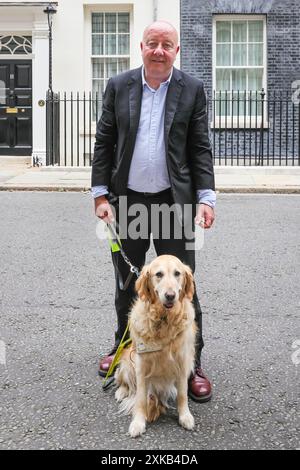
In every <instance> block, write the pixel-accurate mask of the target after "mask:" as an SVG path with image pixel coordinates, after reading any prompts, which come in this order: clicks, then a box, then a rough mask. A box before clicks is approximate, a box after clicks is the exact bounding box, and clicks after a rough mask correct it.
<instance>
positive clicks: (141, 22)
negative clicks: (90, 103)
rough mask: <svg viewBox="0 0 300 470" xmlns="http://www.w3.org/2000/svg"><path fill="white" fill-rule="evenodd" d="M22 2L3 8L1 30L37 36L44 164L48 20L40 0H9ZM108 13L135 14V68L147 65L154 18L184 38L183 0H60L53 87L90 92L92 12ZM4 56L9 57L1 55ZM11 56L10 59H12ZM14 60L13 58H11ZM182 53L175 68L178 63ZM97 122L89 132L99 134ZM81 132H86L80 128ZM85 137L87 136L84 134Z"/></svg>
mask: <svg viewBox="0 0 300 470" xmlns="http://www.w3.org/2000/svg"><path fill="white" fill-rule="evenodd" d="M6 1H7V2H9V3H12V4H18V3H20V5H17V6H13V5H11V6H5V7H4V6H1V3H2V0H0V34H20V35H23V34H26V35H32V38H33V51H32V54H31V55H30V56H28V55H27V56H14V57H13V58H14V59H15V58H17V57H19V58H20V59H21V58H28V59H29V58H31V59H32V71H33V77H32V78H33V105H32V113H33V153H32V155H33V156H34V157H38V158H39V160H40V161H42V162H43V163H44V164H45V154H46V119H45V117H46V107H40V106H39V105H38V102H39V100H42V99H45V97H46V91H47V88H48V61H49V55H48V53H49V43H48V23H47V16H46V14H45V13H43V9H44V8H45V6H46V5H47V3H48V2H45V5H44V6H38V5H37V6H29V4H34V3H36V4H41V1H40V0H31V1H30V2H28V5H27V6H24V3H26V0H6ZM97 11H99V12H101V11H105V12H109V11H126V12H130V19H131V37H130V68H136V67H139V66H140V65H141V63H142V61H141V54H140V41H141V38H142V35H143V31H144V29H145V27H146V26H148V25H149V24H150V23H151V22H152V21H153V20H154V19H155V13H156V17H157V18H156V19H164V20H167V21H169V22H171V23H172V24H173V25H174V26H175V27H176V29H177V30H178V32H179V36H180V0H90V1H88V0H58V7H57V13H56V14H55V15H54V17H53V90H54V91H55V92H58V91H59V92H67V93H69V92H71V91H73V92H77V91H78V92H80V93H82V92H83V91H86V92H89V91H91V88H92V77H91V62H92V61H91V13H92V12H97ZM1 58H5V57H4V56H1ZM8 58H9V57H8ZM10 58H12V56H10ZM179 64H180V58H179V55H178V57H177V60H176V63H175V66H177V67H179ZM94 132H95V125H94V123H93V125H92V128H91V129H90V130H89V133H90V134H92V135H93V134H94ZM80 134H81V136H82V135H83V130H82V129H80ZM81 140H82V137H81Z"/></svg>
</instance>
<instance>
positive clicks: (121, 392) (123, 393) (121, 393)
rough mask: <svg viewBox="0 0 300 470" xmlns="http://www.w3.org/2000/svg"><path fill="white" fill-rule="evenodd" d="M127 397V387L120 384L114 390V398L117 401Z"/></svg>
mask: <svg viewBox="0 0 300 470" xmlns="http://www.w3.org/2000/svg"><path fill="white" fill-rule="evenodd" d="M127 397H128V388H126V387H122V386H121V387H119V388H118V389H117V390H116V393H115V399H116V400H117V401H118V402H120V401H122V400H124V398H127Z"/></svg>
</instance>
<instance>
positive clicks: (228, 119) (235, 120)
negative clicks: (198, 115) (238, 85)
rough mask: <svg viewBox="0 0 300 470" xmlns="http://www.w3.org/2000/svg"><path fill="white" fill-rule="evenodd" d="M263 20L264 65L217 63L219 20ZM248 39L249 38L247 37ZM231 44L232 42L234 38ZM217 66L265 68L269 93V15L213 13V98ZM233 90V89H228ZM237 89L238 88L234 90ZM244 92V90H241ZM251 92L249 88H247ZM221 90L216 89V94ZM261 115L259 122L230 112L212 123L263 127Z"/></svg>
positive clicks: (258, 118) (265, 119) (248, 68)
mask: <svg viewBox="0 0 300 470" xmlns="http://www.w3.org/2000/svg"><path fill="white" fill-rule="evenodd" d="M259 20H260V21H261V20H262V21H263V65H262V66H257V65H253V66H248V65H242V66H222V65H221V66H217V65H216V55H217V22H218V21H231V22H232V21H259ZM247 39H248V38H247ZM229 44H232V38H231V41H230V43H229ZM246 44H247V52H248V44H249V43H248V40H247V43H246ZM217 68H218V69H222V68H223V69H227V70H228V69H231V70H233V69H235V70H241V69H246V70H250V69H257V68H261V69H262V70H263V74H262V88H263V89H264V92H265V94H267V16H266V15H248V14H244V15H240V14H238V15H237V14H217V15H213V27H212V98H213V96H214V90H216V75H217ZM227 91H229V92H231V90H227ZM234 91H237V90H234ZM240 91H241V92H243V91H244V90H240ZM246 91H247V92H249V90H248V89H247V90H246ZM218 93H219V92H217V91H216V96H217V94H218ZM266 112H267V106H266V102H265V103H264V123H263V127H266V128H267V127H268V122H267V114H266ZM261 124H262V123H261V116H257V122H256V120H255V117H254V116H252V117H250V116H246V119H244V116H237V115H233V116H231V114H228V115H227V116H219V115H217V114H216V117H215V120H214V122H212V123H211V127H212V128H224V127H226V128H231V127H233V128H237V127H241V128H245V127H248V128H250V127H251V128H253V127H261Z"/></svg>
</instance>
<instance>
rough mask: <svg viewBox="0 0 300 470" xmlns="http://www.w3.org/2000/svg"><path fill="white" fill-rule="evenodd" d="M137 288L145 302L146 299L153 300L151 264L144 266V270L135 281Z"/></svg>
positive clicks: (138, 293)
mask: <svg viewBox="0 0 300 470" xmlns="http://www.w3.org/2000/svg"><path fill="white" fill-rule="evenodd" d="M135 290H136V291H137V295H138V296H139V298H140V299H141V300H143V301H144V302H145V301H146V300H148V301H151V298H152V295H151V281H150V271H149V266H144V267H143V269H142V272H141V274H140V276H139V277H138V278H137V281H136V283H135Z"/></svg>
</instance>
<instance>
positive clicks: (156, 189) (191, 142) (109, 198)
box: [92, 21, 215, 402]
mask: <svg viewBox="0 0 300 470" xmlns="http://www.w3.org/2000/svg"><path fill="white" fill-rule="evenodd" d="M178 51H179V45H178V34H177V31H176V29H175V28H174V27H173V26H172V25H171V24H170V23H168V22H166V21H156V22H155V23H153V24H151V25H150V26H148V27H147V28H146V30H145V31H144V35H143V40H142V42H141V53H142V59H143V66H142V67H140V68H138V69H136V70H130V71H128V72H125V73H122V74H120V75H118V76H115V77H113V78H111V79H110V80H109V82H108V84H107V88H106V91H105V95H104V99H103V111H102V116H101V119H100V120H99V122H98V125H97V132H96V142H95V152H94V159H93V168H92V194H93V197H94V199H95V213H96V216H98V217H99V218H101V219H102V220H103V221H104V222H112V221H113V220H114V213H115V214H116V217H117V221H118V222H119V221H120V220H121V219H120V215H121V213H123V212H124V209H122V210H121V209H120V207H119V202H120V200H121V199H122V198H120V196H126V197H127V207H128V212H129V209H130V207H132V206H133V205H134V204H137V203H140V204H143V206H144V207H146V208H147V210H148V213H150V212H151V208H152V207H153V205H154V204H166V205H167V206H168V207H171V206H172V204H174V203H176V204H178V205H179V206H180V207H182V208H183V209H184V207H185V206H186V205H190V206H192V208H193V212H192V218H191V217H189V220H188V218H186V217H185V214H184V217H183V219H182V220H181V222H180V223H181V225H182V227H186V226H187V225H188V226H189V229H191V228H192V226H193V223H194V221H195V223H196V224H202V226H203V227H204V228H210V227H211V225H212V224H213V221H214V205H215V191H214V172H213V164H212V152H211V146H210V142H209V138H208V124H207V114H206V98H205V93H204V90H203V84H202V82H201V81H200V80H198V79H196V78H193V77H190V76H189V75H187V74H185V73H183V72H181V71H179V70H177V69H176V68H175V67H173V63H174V61H175V59H176V55H177V53H178ZM197 203H198V204H197ZM112 206H113V207H114V209H115V210H116V211H115V212H114V211H113V209H112ZM126 215H127V216H128V218H127V226H128V225H129V224H130V222H131V221H132V220H133V218H132V215H128V213H127V214H126ZM151 223H152V222H151V220H150V216H149V220H147V231H148V236H146V237H138V238H136V237H132V238H130V236H129V237H124V239H122V240H121V241H122V247H123V249H124V251H125V253H126V254H127V256H128V258H129V259H130V260H131V262H132V263H133V264H134V265H135V266H137V267H138V268H139V269H141V267H142V266H143V264H144V263H145V256H146V252H147V250H148V248H149V245H150V232H151V231H153V227H151ZM174 227H175V222H174V224H173V223H172V224H171V236H170V237H168V239H166V238H165V237H163V236H162V233H161V230H160V229H159V234H158V236H157V237H156V238H155V239H153V242H154V246H155V249H156V252H157V254H158V255H161V254H173V255H175V256H177V257H178V258H180V259H181V260H182V261H183V262H184V263H186V264H188V265H189V266H190V267H191V269H192V270H193V272H194V270H195V251H194V250H187V249H186V241H187V239H186V237H185V233H186V232H184V231H183V232H184V233H183V235H182V236H181V238H180V239H178V238H177V239H176V238H175V236H174V230H175V229H174ZM123 228H124V227H123ZM121 229H122V227H121ZM113 262H114V266H115V273H116V294H115V306H116V311H117V317H118V329H117V332H116V334H115V344H114V346H113V348H112V350H111V351H110V353H109V354H108V355H107V356H105V357H104V358H103V359H102V360H101V361H100V368H99V374H100V375H102V376H104V375H105V374H106V372H107V370H108V368H109V366H110V364H111V362H112V359H113V357H114V354H115V351H116V348H117V346H118V344H119V342H120V340H121V338H122V336H123V333H124V331H125V328H126V325H127V315H128V311H129V309H130V306H131V304H132V301H133V299H134V296H135V291H134V281H135V279H132V281H131V282H130V284H129V286H128V288H127V289H126V290H121V289H120V286H119V284H118V282H117V280H118V277H119V275H121V276H122V277H123V279H125V278H126V277H127V275H128V266H127V265H126V263H125V262H124V260H123V258H122V257H121V256H119V257H118V256H117V257H115V256H114V257H113ZM193 303H194V307H195V313H196V322H197V324H198V327H199V333H198V340H197V348H196V357H195V371H194V374H193V375H192V376H191V377H190V379H189V395H190V397H191V398H193V399H194V400H195V401H199V402H205V401H208V400H210V398H211V394H212V392H211V384H210V382H209V380H208V378H207V377H206V376H205V375H204V372H203V370H202V368H201V363H200V356H201V350H202V347H203V339H202V314H201V309H200V305H199V301H198V298H197V294H196V293H195V295H194V299H193Z"/></svg>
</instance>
